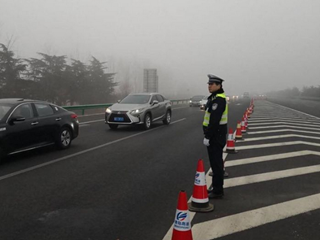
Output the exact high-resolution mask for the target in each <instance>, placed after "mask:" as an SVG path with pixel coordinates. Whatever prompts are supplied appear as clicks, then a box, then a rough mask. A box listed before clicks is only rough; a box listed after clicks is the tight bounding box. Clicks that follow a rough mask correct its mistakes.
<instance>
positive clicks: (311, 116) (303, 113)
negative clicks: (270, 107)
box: [273, 103, 320, 120]
mask: <svg viewBox="0 0 320 240" xmlns="http://www.w3.org/2000/svg"><path fill="white" fill-rule="evenodd" d="M273 104H274V105H276V106H281V107H283V108H286V109H290V110H292V111H294V112H298V113H302V114H304V115H307V116H309V117H312V118H316V119H319V120H320V118H319V117H316V116H314V115H311V114H308V113H304V112H301V111H298V110H296V109H293V108H289V107H285V106H282V105H280V104H276V103H273Z"/></svg>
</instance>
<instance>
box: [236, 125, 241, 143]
mask: <svg viewBox="0 0 320 240" xmlns="http://www.w3.org/2000/svg"><path fill="white" fill-rule="evenodd" d="M239 139H242V133H241V124H240V122H238V124H237V131H236V140H239Z"/></svg>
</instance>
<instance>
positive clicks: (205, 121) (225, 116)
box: [202, 93, 228, 127]
mask: <svg viewBox="0 0 320 240" xmlns="http://www.w3.org/2000/svg"><path fill="white" fill-rule="evenodd" d="M216 97H221V98H224V99H226V95H225V94H224V93H219V94H217V95H216V96H215V97H214V98H213V99H212V100H214V99H215V98H216ZM210 114H211V113H210V112H208V111H207V110H206V112H205V114H204V119H203V123H202V125H203V126H205V127H208V125H209V122H210ZM227 123H228V103H227V102H226V108H225V110H224V112H223V113H222V116H221V119H220V122H219V125H224V124H227Z"/></svg>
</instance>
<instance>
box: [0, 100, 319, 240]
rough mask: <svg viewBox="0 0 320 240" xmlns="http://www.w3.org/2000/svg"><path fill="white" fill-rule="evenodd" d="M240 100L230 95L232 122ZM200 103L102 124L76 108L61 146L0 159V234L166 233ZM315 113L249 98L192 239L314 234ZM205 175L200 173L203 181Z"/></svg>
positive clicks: (128, 236)
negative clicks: (166, 121) (244, 128)
mask: <svg viewBox="0 0 320 240" xmlns="http://www.w3.org/2000/svg"><path fill="white" fill-rule="evenodd" d="M248 106H249V102H243V103H238V104H230V109H229V112H230V113H229V127H232V128H233V129H234V130H235V127H236V122H237V121H239V120H240V119H241V117H242V115H243V113H244V111H245V109H246V108H247V107H248ZM203 114H204V112H203V111H200V110H199V109H198V108H195V107H194V108H190V107H188V106H186V105H175V108H174V110H173V118H172V124H170V125H169V126H165V125H163V124H162V123H155V124H154V126H153V127H152V129H151V130H148V131H143V130H141V129H140V128H139V127H133V128H132V127H119V129H118V130H116V131H112V130H109V128H108V126H107V125H105V124H104V120H103V115H99V114H97V115H93V116H84V117H80V122H81V128H80V136H79V138H77V139H76V140H75V141H74V142H73V145H72V147H71V148H70V149H68V150H66V151H56V150H55V149H54V147H48V148H45V149H40V150H37V151H33V152H28V153H24V154H20V155H15V156H11V157H10V158H8V159H7V161H6V162H4V163H3V164H1V165H0V196H1V201H2V203H1V213H0V214H1V217H0V239H1V240H6V239H8V240H9V239H10V240H11V239H15V240H16V239H17V240H20V239H21V240H22V239H23V240H25V239H35V240H43V239H57V240H58V239H59V240H64V239H68V240H73V239H75V240H82V239H83V240H100V239H101V240H102V239H103V240H117V239H120V240H136V239H137V240H140V239H150V240H157V239H159V240H161V239H171V230H170V228H171V226H172V223H173V219H174V215H175V211H176V204H177V197H178V193H179V191H180V190H181V189H184V190H186V192H187V194H188V197H191V195H192V189H193V182H194V174H195V171H196V167H197V161H198V159H200V158H202V159H204V162H205V164H206V166H205V167H206V170H207V171H208V170H209V164H208V158H207V152H206V149H205V147H204V146H203V144H202V139H203V134H202V129H201V128H202V127H201V125H202V120H203ZM319 147H320V121H319V118H316V117H313V116H311V115H306V114H304V113H302V112H298V111H295V110H292V109H289V108H286V107H282V106H280V105H277V104H275V103H271V102H268V101H262V100H259V101H258V100H257V101H255V111H254V113H253V114H252V117H251V118H250V120H249V129H248V133H247V134H245V135H244V141H238V142H236V149H237V150H238V153H237V154H225V157H226V160H227V161H226V166H227V171H228V172H229V174H230V178H229V179H226V181H225V187H226V189H225V197H224V199H222V200H215V201H212V200H210V202H212V203H213V204H214V205H215V211H214V212H211V213H206V214H199V213H197V214H193V215H192V216H191V217H192V226H193V227H192V233H193V238H194V240H206V239H208V240H209V239H217V238H221V239H288V240H289V239H319V238H318V236H320V230H319V229H320V206H319V205H320V196H319V194H320V185H319V179H320V168H319V163H320V156H319V155H320V151H319V149H320V148H319ZM207 182H209V178H208V180H207Z"/></svg>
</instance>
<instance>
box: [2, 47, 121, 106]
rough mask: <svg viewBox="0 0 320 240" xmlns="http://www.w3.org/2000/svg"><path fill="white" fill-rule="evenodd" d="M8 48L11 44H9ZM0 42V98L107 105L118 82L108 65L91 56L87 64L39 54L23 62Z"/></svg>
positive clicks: (60, 103) (62, 103) (63, 57)
mask: <svg viewBox="0 0 320 240" xmlns="http://www.w3.org/2000/svg"><path fill="white" fill-rule="evenodd" d="M8 45H9V44H8ZM8 45H7V46H6V45H5V44H2V43H0V98H30V99H38V100H45V101H49V102H52V103H55V104H58V105H73V104H94V103H108V102H111V101H114V99H113V98H114V97H113V96H112V93H113V92H114V87H115V86H117V83H116V82H114V76H115V73H107V72H106V69H107V67H106V66H105V65H106V63H105V62H101V61H99V60H98V59H97V58H95V57H92V58H91V60H90V61H89V63H88V64H85V63H83V62H81V61H80V60H76V59H70V60H69V62H68V59H67V57H66V56H64V55H62V56H55V55H49V54H45V53H38V55H39V57H38V58H29V59H22V58H18V57H16V56H15V54H14V52H13V51H11V50H10V48H9V47H8Z"/></svg>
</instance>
